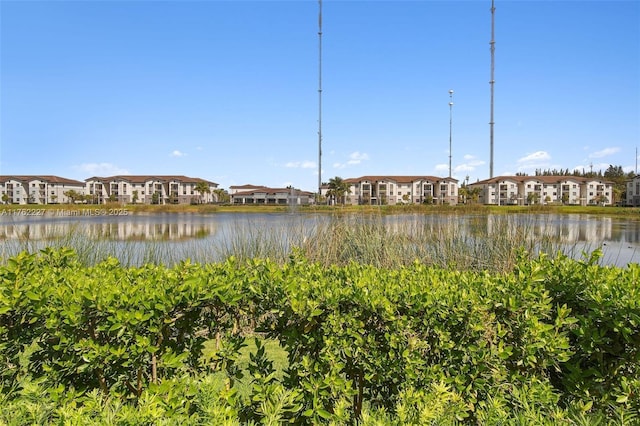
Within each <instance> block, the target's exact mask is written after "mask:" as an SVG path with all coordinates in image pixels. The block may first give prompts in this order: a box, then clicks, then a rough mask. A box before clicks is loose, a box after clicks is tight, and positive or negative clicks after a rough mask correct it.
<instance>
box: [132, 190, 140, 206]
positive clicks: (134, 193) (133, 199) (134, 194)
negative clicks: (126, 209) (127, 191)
mask: <svg viewBox="0 0 640 426" xmlns="http://www.w3.org/2000/svg"><path fill="white" fill-rule="evenodd" d="M138 199H139V198H138V191H133V197H132V198H131V202H132V203H133V204H135V203H137V202H138Z"/></svg>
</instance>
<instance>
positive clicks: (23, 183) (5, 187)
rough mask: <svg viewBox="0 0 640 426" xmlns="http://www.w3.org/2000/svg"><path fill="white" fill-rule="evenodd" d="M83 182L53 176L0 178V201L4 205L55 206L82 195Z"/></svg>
mask: <svg viewBox="0 0 640 426" xmlns="http://www.w3.org/2000/svg"><path fill="white" fill-rule="evenodd" d="M84 190H85V185H84V182H80V181H78V180H73V179H67V178H63V177H60V176H53V175H23V176H0V199H1V201H2V203H5V204H57V203H68V202H71V201H72V200H71V199H70V198H69V196H68V195H67V194H70V192H69V191H74V192H75V193H76V194H80V195H83V194H84Z"/></svg>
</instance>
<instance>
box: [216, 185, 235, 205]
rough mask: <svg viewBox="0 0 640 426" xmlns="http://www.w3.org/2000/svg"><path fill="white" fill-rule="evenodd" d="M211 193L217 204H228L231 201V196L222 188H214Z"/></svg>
mask: <svg viewBox="0 0 640 426" xmlns="http://www.w3.org/2000/svg"><path fill="white" fill-rule="evenodd" d="M213 193H214V194H215V196H216V201H217V202H218V203H223V204H224V203H228V202H230V201H231V196H230V195H229V193H228V192H227V191H225V190H224V189H222V188H216V189H214V190H213Z"/></svg>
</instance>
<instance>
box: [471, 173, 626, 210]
mask: <svg viewBox="0 0 640 426" xmlns="http://www.w3.org/2000/svg"><path fill="white" fill-rule="evenodd" d="M475 188H477V189H479V191H480V192H479V195H478V202H480V203H482V204H493V205H501V206H502V205H519V206H523V205H532V204H568V205H580V206H587V205H605V206H607V205H612V204H613V202H614V199H613V182H610V181H606V180H603V179H601V178H584V177H576V176H498V177H494V178H491V179H485V180H481V181H478V182H475V183H470V184H469V189H470V190H473V189H475Z"/></svg>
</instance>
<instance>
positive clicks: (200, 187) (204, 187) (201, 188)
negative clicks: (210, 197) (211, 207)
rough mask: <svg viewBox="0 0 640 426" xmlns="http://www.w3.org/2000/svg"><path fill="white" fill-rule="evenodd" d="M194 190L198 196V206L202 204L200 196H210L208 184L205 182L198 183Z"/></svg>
mask: <svg viewBox="0 0 640 426" xmlns="http://www.w3.org/2000/svg"><path fill="white" fill-rule="evenodd" d="M194 190H195V191H196V192H198V193H199V194H200V204H202V196H203V195H204V194H211V189H209V184H207V182H205V181H200V182H198V183H197V184H196V187H195V188H194Z"/></svg>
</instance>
